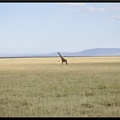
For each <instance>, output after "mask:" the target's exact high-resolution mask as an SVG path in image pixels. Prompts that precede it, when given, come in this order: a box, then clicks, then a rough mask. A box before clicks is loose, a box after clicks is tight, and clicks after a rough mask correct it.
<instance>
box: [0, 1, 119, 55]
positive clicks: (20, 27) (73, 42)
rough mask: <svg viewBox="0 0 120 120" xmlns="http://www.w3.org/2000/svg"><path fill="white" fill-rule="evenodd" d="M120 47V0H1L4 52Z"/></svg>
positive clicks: (0, 41) (1, 49)
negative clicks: (75, 0) (32, 0)
mask: <svg viewBox="0 0 120 120" xmlns="http://www.w3.org/2000/svg"><path fill="white" fill-rule="evenodd" d="M91 48H120V3H117V2H116V3H113V2H111V3H105V2H104V3H101V2H99V3H93V2H91V3H87V2H85V3H73V2H72V3H68V2H67V3H65V2H64V3H62V2H61V3H53V2H51V3H46V2H45V3H42V2H41V3H40V2H39V3H29V2H28V3H12V2H11V3H0V53H51V52H56V51H60V52H78V51H82V50H85V49H91Z"/></svg>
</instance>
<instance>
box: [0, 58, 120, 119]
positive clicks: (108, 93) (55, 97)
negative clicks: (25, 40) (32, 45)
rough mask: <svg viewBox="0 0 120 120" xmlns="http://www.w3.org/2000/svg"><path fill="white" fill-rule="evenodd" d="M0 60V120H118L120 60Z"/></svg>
mask: <svg viewBox="0 0 120 120" xmlns="http://www.w3.org/2000/svg"><path fill="white" fill-rule="evenodd" d="M65 58H66V59H67V61H68V65H67V66H66V64H65V63H64V64H63V65H62V64H61V59H60V58H59V57H51V58H3V59H0V117H120V57H65Z"/></svg>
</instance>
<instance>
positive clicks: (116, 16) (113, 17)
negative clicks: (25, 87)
mask: <svg viewBox="0 0 120 120" xmlns="http://www.w3.org/2000/svg"><path fill="white" fill-rule="evenodd" d="M116 20H120V15H114V16H112V21H116Z"/></svg>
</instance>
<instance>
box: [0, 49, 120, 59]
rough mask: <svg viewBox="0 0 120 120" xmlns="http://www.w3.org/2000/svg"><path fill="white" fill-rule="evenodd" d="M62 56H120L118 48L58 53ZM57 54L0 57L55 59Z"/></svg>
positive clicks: (6, 54) (0, 54) (2, 54)
mask: <svg viewBox="0 0 120 120" xmlns="http://www.w3.org/2000/svg"><path fill="white" fill-rule="evenodd" d="M60 53H61V55H62V56H120V48H94V49H86V50H83V51H80V52H60ZM56 56H59V55H58V52H53V53H49V54H30V53H29V54H25V53H24V54H22V53H21V54H12V53H0V57H1V58H2V57H56Z"/></svg>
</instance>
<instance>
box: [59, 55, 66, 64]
mask: <svg viewBox="0 0 120 120" xmlns="http://www.w3.org/2000/svg"><path fill="white" fill-rule="evenodd" d="M58 54H59V56H60V58H61V61H62V65H63V62H65V63H66V65H68V63H67V60H66V59H64V58H63V57H62V56H61V54H60V53H58Z"/></svg>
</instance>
